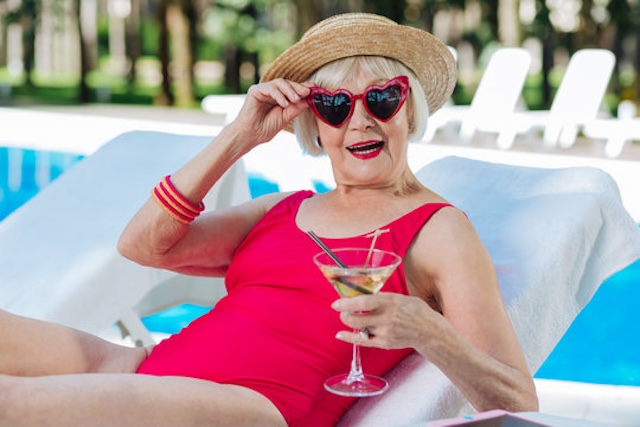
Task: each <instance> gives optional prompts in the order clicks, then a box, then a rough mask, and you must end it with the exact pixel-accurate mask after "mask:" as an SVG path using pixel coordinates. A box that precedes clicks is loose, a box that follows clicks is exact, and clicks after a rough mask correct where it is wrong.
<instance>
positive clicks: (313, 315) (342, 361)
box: [138, 191, 449, 426]
mask: <svg viewBox="0 0 640 427" xmlns="http://www.w3.org/2000/svg"><path fill="white" fill-rule="evenodd" d="M312 195H313V193H312V192H310V191H300V192H297V193H295V194H293V195H291V196H290V197H287V198H286V199H284V200H282V201H281V202H280V203H278V204H277V205H276V206H274V207H273V208H272V209H271V210H270V211H269V212H268V213H267V214H266V215H265V216H264V217H263V218H262V219H261V220H260V221H259V222H258V224H256V226H255V227H254V229H253V230H252V231H251V232H250V233H249V235H248V236H247V238H246V239H245V240H244V242H243V243H242V244H241V245H240V247H239V248H238V249H237V251H236V254H235V256H234V259H233V262H232V263H231V265H230V266H229V270H228V272H227V275H226V286H227V291H228V295H227V296H226V297H224V298H223V299H222V300H220V301H219V302H218V303H217V304H216V306H215V308H214V309H213V310H211V311H210V312H209V313H208V314H206V315H204V316H202V317H201V318H199V319H197V320H195V321H194V322H192V323H191V324H190V325H189V326H188V327H187V328H185V329H184V330H182V331H181V332H180V333H178V334H176V335H174V336H172V337H170V338H168V339H166V340H164V341H162V342H161V343H160V344H158V345H157V346H156V347H155V348H154V350H153V351H152V352H151V355H150V356H149V358H147V360H145V361H144V362H143V363H142V365H141V366H140V368H139V369H138V372H139V373H141V374H150V375H176V376H186V377H194V378H201V379H205V380H209V381H214V382H216V383H222V384H225V383H226V384H236V385H240V386H244V387H247V388H250V389H252V390H255V391H257V392H259V393H261V394H263V395H264V396H266V397H267V398H268V399H270V400H271V401H272V402H273V404H274V405H276V407H278V409H279V410H280V411H281V413H282V414H283V416H284V417H285V419H286V420H287V422H288V423H289V425H292V426H298V425H299V426H330V425H334V424H335V423H336V422H337V421H338V420H339V419H340V417H341V416H342V414H343V413H344V412H345V411H346V410H347V409H348V407H349V406H350V405H351V404H352V403H353V401H354V399H353V398H345V397H340V396H336V395H333V394H331V393H328V392H327V391H325V390H324V388H323V382H324V380H325V379H326V378H328V377H330V376H332V375H336V374H340V373H345V372H347V371H348V369H349V366H350V360H351V352H352V346H351V344H348V343H345V342H342V341H339V340H337V339H336V338H335V335H336V333H337V332H338V331H341V330H345V325H344V324H343V323H342V322H341V321H340V318H339V315H338V313H337V312H336V311H334V310H332V309H331V307H330V306H331V303H332V302H333V301H335V300H336V299H337V298H338V294H337V293H336V291H335V290H334V289H333V287H332V286H331V285H330V284H329V282H328V281H327V280H326V279H325V278H324V276H323V275H322V274H321V273H320V271H319V270H318V268H317V267H316V266H315V265H314V263H313V261H312V258H313V256H314V255H315V254H316V253H318V252H319V249H318V247H317V246H316V244H315V243H314V242H313V241H312V240H311V239H310V238H309V237H308V236H307V235H306V234H305V233H304V232H303V231H301V230H300V229H299V228H298V227H297V226H296V223H295V218H296V215H297V212H298V208H299V207H300V204H301V203H302V201H303V200H305V199H306V198H308V197H311V196H312ZM444 206H449V205H447V204H427V205H424V206H421V207H420V208H418V209H416V210H414V211H412V212H410V213H408V214H406V215H404V216H402V217H401V218H398V219H397V220H395V221H393V222H391V223H390V224H388V225H387V226H385V227H384V228H389V229H390V231H391V232H390V233H384V234H382V235H380V237H379V238H378V240H377V242H376V248H379V249H388V250H392V251H395V252H396V253H397V254H399V255H400V256H404V254H405V252H406V250H407V248H408V247H409V245H410V244H411V242H412V241H413V238H414V236H415V234H416V233H417V231H419V230H420V228H421V227H422V225H424V223H425V222H426V221H428V220H429V218H430V217H431V215H433V213H435V212H436V211H438V210H439V209H440V208H442V207H444ZM372 231H373V230H372ZM323 241H324V242H325V243H326V244H327V245H328V246H329V247H331V248H336V247H339V246H351V247H354V246H363V247H369V245H370V244H371V239H370V238H367V237H364V235H363V236H356V237H352V238H344V239H328V238H323ZM381 292H396V293H402V294H407V288H406V282H405V277H404V271H403V269H402V266H400V267H399V268H398V269H397V270H396V272H395V273H394V274H393V275H392V276H391V277H390V278H389V280H388V281H387V283H386V284H385V285H384V287H383V288H382V291H381ZM410 352H411V350H410V349H405V350H382V349H370V348H362V353H361V355H362V363H363V367H364V370H365V372H367V373H371V374H376V375H384V374H385V373H386V372H387V371H388V370H390V369H391V368H392V367H393V366H394V365H396V364H397V363H398V362H399V361H400V360H402V359H403V358H404V357H405V356H407V355H408V354H409V353H410Z"/></svg>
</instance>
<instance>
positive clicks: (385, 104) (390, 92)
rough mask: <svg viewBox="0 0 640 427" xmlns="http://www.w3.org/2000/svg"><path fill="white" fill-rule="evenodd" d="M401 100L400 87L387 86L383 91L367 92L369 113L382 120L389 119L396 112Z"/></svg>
mask: <svg viewBox="0 0 640 427" xmlns="http://www.w3.org/2000/svg"><path fill="white" fill-rule="evenodd" d="M401 100H402V89H401V88H400V86H389V87H388V88H385V89H383V90H379V89H373V90H370V91H369V92H367V107H368V108H369V111H371V112H372V113H373V114H374V115H375V116H376V117H378V118H379V119H382V120H387V119H389V118H391V117H392V116H393V115H394V114H395V113H396V112H397V111H398V107H399V106H400V101H401Z"/></svg>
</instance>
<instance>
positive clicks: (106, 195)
mask: <svg viewBox="0 0 640 427" xmlns="http://www.w3.org/2000/svg"><path fill="white" fill-rule="evenodd" d="M210 139H211V138H210V137H198V136H183V135H172V134H166V133H162V134H161V133H156V132H131V133H126V134H123V135H121V136H119V137H117V138H115V139H114V140H112V141H110V142H108V143H107V144H105V145H104V146H103V147H101V148H100V149H99V150H98V151H96V152H95V153H94V154H93V155H91V156H89V157H87V158H86V159H84V160H82V161H81V162H80V163H78V164H77V165H75V166H73V167H72V168H71V169H70V170H69V171H68V172H66V173H65V174H64V175H62V176H61V177H60V178H59V179H58V180H56V181H54V182H53V183H51V184H50V185H49V186H47V187H46V188H44V189H43V190H42V191H41V192H40V193H38V194H37V195H36V196H35V197H34V198H33V199H31V200H30V201H29V202H27V203H26V204H25V205H23V206H22V207H21V208H20V209H18V210H17V211H15V212H13V213H12V214H11V215H9V216H8V217H7V218H6V219H5V220H3V221H2V222H0V307H2V308H3V309H6V310H9V311H11V312H14V313H17V314H21V315H26V316H30V317H35V318H40V319H45V320H50V321H54V322H59V323H62V324H66V325H69V326H73V327H76V328H79V329H82V330H85V331H88V332H91V333H95V334H102V333H104V332H105V331H107V330H108V329H109V328H111V327H112V325H114V324H115V323H116V322H118V321H120V322H121V323H122V326H123V327H124V328H125V329H126V330H127V331H128V332H129V333H130V334H131V335H132V339H133V340H134V341H136V342H138V343H139V344H144V345H148V344H151V343H152V338H151V336H150V335H149V333H148V332H147V331H146V329H145V328H144V327H143V326H142V323H140V320H139V314H144V313H139V314H138V313H135V312H134V311H133V308H134V307H135V306H136V304H138V303H140V302H141V300H142V299H143V297H144V296H145V295H146V294H147V293H148V292H149V291H151V290H152V289H154V288H156V287H158V286H160V285H162V284H163V283H165V282H176V281H183V280H182V278H183V277H185V276H181V275H178V274H175V273H171V272H168V271H164V270H158V269H152V268H146V267H141V266H139V265H137V264H135V263H132V262H130V261H128V260H126V259H125V258H123V257H121V256H120V255H119V254H118V252H117V250H116V242H117V239H118V237H119V235H120V233H121V232H122V230H123V229H124V227H125V225H126V224H127V222H128V221H129V220H130V219H131V217H132V216H133V214H134V213H135V212H136V211H137V209H138V208H139V207H140V205H141V204H142V203H143V202H144V200H145V199H146V198H147V197H148V196H149V195H150V192H151V189H152V188H153V187H154V186H155V184H156V183H157V182H158V181H159V180H160V179H161V178H162V177H163V176H164V175H166V174H169V173H171V172H172V171H174V170H176V169H177V168H178V167H180V166H181V165H182V164H183V163H185V162H186V161H188V160H189V159H190V158H191V157H193V156H194V155H195V153H196V152H197V151H199V150H200V149H201V148H202V147H204V145H205V144H206V143H207V142H208V141H210ZM248 198H249V193H248V186H247V180H246V176H245V174H244V170H243V167H242V163H238V164H237V165H236V166H235V167H234V168H233V169H231V170H230V171H229V172H228V173H227V174H226V175H225V176H224V177H223V179H222V181H221V182H220V183H219V185H217V186H216V187H214V189H213V190H212V191H211V192H210V193H209V194H208V195H207V198H206V199H205V205H206V206H207V209H215V208H216V207H219V206H227V205H229V204H233V203H239V202H241V201H243V200H246V199H248ZM183 282H184V281H183ZM188 282H189V283H192V285H191V286H189V285H188V284H187V285H185V288H184V289H180V287H174V290H175V289H177V290H180V292H179V294H176V293H175V292H174V293H172V294H171V298H173V300H174V301H172V302H171V303H175V302H177V300H179V299H187V296H188V295H189V294H191V295H194V294H197V293H203V292H205V293H206V292H208V293H209V295H210V296H209V303H211V300H213V299H214V298H215V296H216V295H220V294H221V293H220V292H223V291H224V289H223V287H222V286H217V287H216V286H215V284H211V282H208V285H207V286H203V285H202V284H201V283H200V284H193V283H194V282H193V280H190V281H188ZM216 289H219V291H218V292H217V293H216ZM164 295H165V296H166V292H165V294H164ZM171 298H169V299H171ZM163 301H165V302H166V304H170V302H169V301H168V300H167V298H164V299H163ZM145 307H146V309H147V310H148V309H149V307H148V304H147V305H146V306H145ZM155 308H156V309H160V308H164V307H162V306H158V304H156V307H155Z"/></svg>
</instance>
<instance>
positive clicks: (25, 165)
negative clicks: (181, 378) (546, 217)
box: [0, 147, 640, 386]
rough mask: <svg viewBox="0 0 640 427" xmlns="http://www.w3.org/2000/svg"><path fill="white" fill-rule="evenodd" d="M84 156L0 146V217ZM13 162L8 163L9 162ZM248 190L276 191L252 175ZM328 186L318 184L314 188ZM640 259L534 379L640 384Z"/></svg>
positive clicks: (180, 318) (156, 328) (181, 316)
mask: <svg viewBox="0 0 640 427" xmlns="http://www.w3.org/2000/svg"><path fill="white" fill-rule="evenodd" d="M82 158H83V156H82V155H79V154H70V153H60V152H51V151H35V150H28V149H21V148H7V147H0V220H2V219H3V218H5V217H6V216H7V215H8V214H9V213H11V212H12V211H13V210H15V209H17V208H18V207H19V206H20V205H22V204H23V203H25V202H26V201H27V200H28V199H30V198H31V197H33V196H34V195H35V194H36V193H37V192H38V191H39V190H40V189H42V188H44V187H45V186H46V185H48V183H49V182H51V181H53V180H54V179H56V178H57V177H58V176H60V175H61V174H62V173H63V172H64V171H65V170H67V169H68V168H69V167H71V166H72V165H73V164H75V163H77V162H78V161H81V160H82ZM10 164H11V167H9V166H8V165H10ZM249 187H250V191H251V195H252V196H253V197H256V196H258V195H260V194H264V193H269V192H272V191H277V190H278V186H277V185H276V184H275V183H272V182H269V181H268V180H266V179H264V177H262V176H260V175H256V174H250V176H249ZM326 190H328V188H326V187H324V186H322V184H317V186H316V191H319V192H323V191H326ZM638 303H640V261H638V262H636V263H635V264H632V265H631V266H629V267H628V268H626V269H624V270H622V271H621V272H619V273H617V274H615V275H614V276H612V277H611V278H610V279H609V280H607V281H606V282H605V283H603V284H602V285H601V286H600V289H599V290H598V292H597V293H596V295H595V296H594V297H593V299H592V300H591V302H590V303H589V304H588V305H587V307H586V308H585V309H584V310H583V311H582V312H581V313H580V314H579V315H578V317H577V318H576V320H575V321H574V323H573V324H572V325H571V327H570V328H569V330H568V331H567V333H566V334H565V336H564V337H563V338H562V340H561V341H560V342H559V343H558V345H557V346H556V348H555V349H554V351H553V352H552V354H551V356H550V357H549V358H548V359H547V360H546V362H545V363H544V364H543V365H542V367H541V368H540V369H539V371H538V372H537V373H536V374H535V376H536V377H537V378H546V379H557V380H567V381H581V382H589V383H596V384H616V385H633V386H640V310H638V309H637V308H636V304H638ZM209 309H210V308H209V307H202V306H196V305H192V304H185V305H181V306H176V307H172V308H170V309H167V310H165V311H162V312H160V313H157V314H155V315H153V316H148V317H146V318H144V319H143V323H144V324H145V326H147V328H149V330H151V331H153V332H162V333H170V334H172V333H176V332H179V331H180V329H182V328H183V327H185V326H187V325H188V324H189V323H190V322H191V321H192V320H193V319H195V318H197V317H199V316H201V315H202V314H204V313H206V312H207V311H208V310H209Z"/></svg>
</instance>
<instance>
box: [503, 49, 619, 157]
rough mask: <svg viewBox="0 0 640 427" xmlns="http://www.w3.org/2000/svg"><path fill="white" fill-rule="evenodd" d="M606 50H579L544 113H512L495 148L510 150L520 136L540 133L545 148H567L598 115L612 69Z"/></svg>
mask: <svg viewBox="0 0 640 427" xmlns="http://www.w3.org/2000/svg"><path fill="white" fill-rule="evenodd" d="M615 61H616V59H615V56H614V55H613V53H612V52H611V51H609V50H606V49H582V50H579V51H577V52H576V53H574V54H573V55H572V56H571V58H570V59H569V63H568V64H567V69H566V71H565V74H564V76H563V77H562V81H561V82H560V86H559V87H558V91H557V92H556V94H555V96H554V98H553V101H552V104H551V107H550V109H549V110H548V111H527V112H521V113H515V114H513V115H512V116H510V117H505V118H504V120H505V122H506V123H507V124H509V125H510V126H508V127H506V128H504V129H503V131H502V132H501V133H500V135H499V136H498V141H497V143H498V147H500V148H502V149H508V148H510V147H511V146H512V145H513V143H514V140H515V138H516V136H517V135H518V134H520V133H524V132H529V131H533V130H536V129H543V131H544V134H543V136H542V140H543V143H544V145H545V146H547V147H556V146H558V145H559V146H560V147H563V148H569V147H571V146H572V145H573V144H574V143H575V140H576V137H577V135H578V132H579V130H580V129H581V128H582V127H583V126H585V125H586V124H587V123H589V122H591V121H592V120H593V119H595V118H596V117H597V115H598V111H599V110H600V108H601V106H602V103H603V100H604V95H605V93H606V91H607V87H608V86H609V80H611V75H612V73H613V67H614V65H615Z"/></svg>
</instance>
